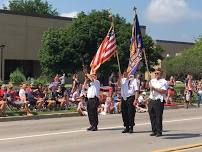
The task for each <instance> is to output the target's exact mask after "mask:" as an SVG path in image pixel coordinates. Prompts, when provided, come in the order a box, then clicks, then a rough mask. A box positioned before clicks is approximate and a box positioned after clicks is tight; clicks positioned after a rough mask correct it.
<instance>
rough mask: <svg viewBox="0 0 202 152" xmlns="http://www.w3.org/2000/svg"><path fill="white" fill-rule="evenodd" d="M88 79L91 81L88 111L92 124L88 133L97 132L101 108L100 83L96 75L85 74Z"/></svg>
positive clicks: (88, 92)
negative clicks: (99, 109)
mask: <svg viewBox="0 0 202 152" xmlns="http://www.w3.org/2000/svg"><path fill="white" fill-rule="evenodd" d="M85 77H86V79H89V80H90V84H89V87H88V88H87V111H88V118H89V122H90V127H89V128H87V131H97V130H98V128H97V126H98V112H97V108H98V106H99V98H98V97H99V93H100V81H99V80H97V75H96V73H91V74H88V73H87V72H85Z"/></svg>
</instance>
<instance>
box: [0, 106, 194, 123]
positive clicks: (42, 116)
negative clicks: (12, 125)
mask: <svg viewBox="0 0 202 152" xmlns="http://www.w3.org/2000/svg"><path fill="white" fill-rule="evenodd" d="M193 107H194V108H195V107H197V105H195V104H194V106H190V108H193ZM181 108H184V104H183V103H181V104H172V105H165V108H164V109H165V110H170V109H181ZM78 116H80V115H79V113H77V112H64V113H51V114H39V115H34V116H8V117H0V122H6V121H20V120H38V119H49V118H61V117H78Z"/></svg>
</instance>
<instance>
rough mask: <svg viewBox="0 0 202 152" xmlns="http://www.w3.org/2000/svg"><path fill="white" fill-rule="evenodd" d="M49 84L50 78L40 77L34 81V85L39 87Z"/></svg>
mask: <svg viewBox="0 0 202 152" xmlns="http://www.w3.org/2000/svg"><path fill="white" fill-rule="evenodd" d="M48 82H49V78H48V77H46V76H40V77H38V78H37V79H36V80H34V84H36V85H39V84H42V85H46V84H48Z"/></svg>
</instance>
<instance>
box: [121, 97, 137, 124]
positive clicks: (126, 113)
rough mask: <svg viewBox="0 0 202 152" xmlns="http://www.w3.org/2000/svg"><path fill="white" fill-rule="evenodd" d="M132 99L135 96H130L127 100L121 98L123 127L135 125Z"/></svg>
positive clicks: (134, 110)
mask: <svg viewBox="0 0 202 152" xmlns="http://www.w3.org/2000/svg"><path fill="white" fill-rule="evenodd" d="M134 100H135V96H130V97H128V98H127V100H124V99H123V98H122V100H121V112H122V119H123V125H124V126H125V127H133V126H134V125H135V122H134V119H135V112H136V109H135V107H134V105H133V102H134Z"/></svg>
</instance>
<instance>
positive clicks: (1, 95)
mask: <svg viewBox="0 0 202 152" xmlns="http://www.w3.org/2000/svg"><path fill="white" fill-rule="evenodd" d="M6 92H7V89H6V85H2V87H1V89H0V116H5V115H6V114H5V110H6V97H5V94H6Z"/></svg>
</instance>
